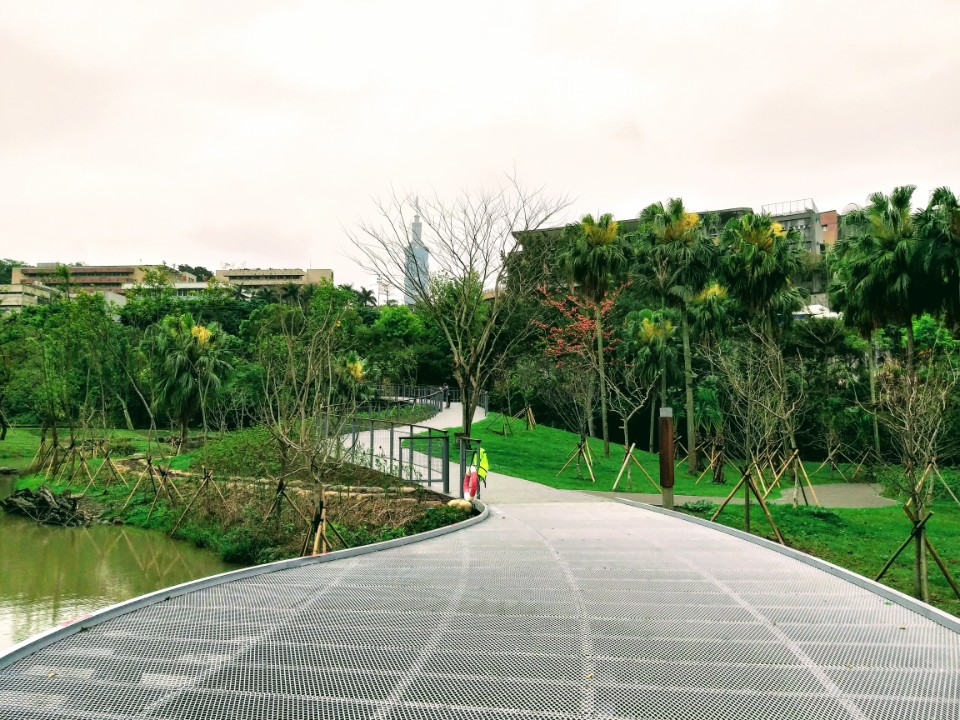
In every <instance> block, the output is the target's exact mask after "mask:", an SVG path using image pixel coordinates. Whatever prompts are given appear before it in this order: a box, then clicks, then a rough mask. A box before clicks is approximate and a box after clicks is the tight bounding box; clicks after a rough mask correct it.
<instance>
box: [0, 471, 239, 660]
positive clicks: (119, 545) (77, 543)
mask: <svg viewBox="0 0 960 720" xmlns="http://www.w3.org/2000/svg"><path fill="white" fill-rule="evenodd" d="M13 483H14V478H12V477H9V476H0V498H3V497H6V496H7V495H9V494H10V492H11V491H12V487H13ZM235 568H236V566H234V565H228V564H227V563H224V562H222V561H221V560H219V559H218V558H217V557H216V556H215V555H214V554H213V553H211V552H209V551H207V550H200V549H198V548H196V547H194V546H193V545H190V544H189V543H184V542H178V541H176V540H171V539H170V538H168V537H167V536H166V535H164V534H163V533H158V532H154V531H149V530H141V529H139V528H130V527H123V526H117V525H95V526H93V527H88V528H62V527H53V526H48V525H38V524H37V523H35V522H33V521H31V520H28V519H26V518H20V517H17V516H14V515H8V514H6V513H4V512H2V511H0V651H2V650H3V649H4V648H7V647H9V646H11V645H15V644H16V643H18V642H20V641H21V640H25V639H26V638H28V637H30V636H31V635H35V634H37V633H39V632H42V631H44V630H47V629H49V628H51V627H53V626H55V625H59V624H62V623H66V622H68V621H70V620H73V619H75V618H78V617H81V616H83V615H86V614H88V613H90V612H93V611H94V610H98V609H100V608H103V607H106V606H108V605H113V604H114V603H118V602H120V601H122V600H128V599H129V598H132V597H136V596H137V595H143V594H144V593H148V592H153V591H154V590H159V589H161V588H165V587H169V586H171V585H176V584H178V583H182V582H186V581H187V580H194V579H196V578H201V577H206V576H207V575H215V574H217V573H221V572H226V571H228V570H233V569H235Z"/></svg>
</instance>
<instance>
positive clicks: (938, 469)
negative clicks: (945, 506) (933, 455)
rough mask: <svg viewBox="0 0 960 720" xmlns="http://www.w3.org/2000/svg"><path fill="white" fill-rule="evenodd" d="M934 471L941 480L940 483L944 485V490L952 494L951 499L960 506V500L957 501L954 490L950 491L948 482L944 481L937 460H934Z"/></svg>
mask: <svg viewBox="0 0 960 720" xmlns="http://www.w3.org/2000/svg"><path fill="white" fill-rule="evenodd" d="M934 469H935V470H936V473H937V477H938V478H940V482H941V483H943V487H944V489H945V490H946V491H947V492H948V493H950V497H952V498H953V501H954V502H955V503H957V505H960V500H958V499H957V496H956V495H954V494H953V490H951V489H950V486H949V485H947V481H946V480H944V479H943V475H941V474H940V468H939V467H936V460H934Z"/></svg>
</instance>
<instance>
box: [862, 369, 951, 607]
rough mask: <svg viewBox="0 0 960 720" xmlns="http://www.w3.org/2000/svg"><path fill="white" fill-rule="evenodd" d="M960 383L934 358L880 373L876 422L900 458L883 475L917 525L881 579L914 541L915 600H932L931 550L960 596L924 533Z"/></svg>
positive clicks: (889, 563) (882, 573)
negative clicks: (928, 571)
mask: <svg viewBox="0 0 960 720" xmlns="http://www.w3.org/2000/svg"><path fill="white" fill-rule="evenodd" d="M958 381H960V369H958V368H956V367H954V366H953V365H952V364H949V363H947V362H944V361H942V360H939V361H938V359H937V358H936V357H932V358H931V359H930V360H928V361H927V362H925V363H918V365H917V366H916V368H914V370H913V372H909V371H906V372H905V371H904V369H903V368H902V367H901V366H899V365H898V364H896V363H887V364H886V365H884V366H882V367H881V368H880V369H879V371H878V373H877V405H876V413H877V418H878V420H879V421H880V424H881V425H883V426H884V427H886V428H887V429H888V430H889V431H890V433H889V438H890V440H889V442H890V448H891V449H892V450H893V451H894V453H895V454H896V457H897V459H898V460H899V467H893V468H888V469H887V470H886V472H884V476H885V477H886V479H887V482H888V483H889V484H891V485H892V486H893V487H894V488H895V489H896V490H897V491H898V493H899V494H900V495H901V497H904V496H905V497H906V498H907V501H906V503H905V504H904V510H905V512H906V514H907V517H908V518H910V521H911V522H912V523H913V529H912V530H911V532H910V535H909V536H908V537H907V539H906V540H904V542H903V544H901V546H900V548H899V549H898V550H897V552H896V553H894V555H893V557H891V558H890V560H889V561H888V562H887V564H886V565H885V566H884V567H883V569H882V570H881V571H880V574H879V575H878V576H877V579H878V580H879V579H880V578H881V577H883V575H884V574H885V573H886V571H887V570H888V569H889V568H890V566H891V565H892V564H893V561H894V560H896V559H897V556H898V555H900V553H901V552H903V550H905V549H906V547H907V546H908V545H909V544H910V541H911V540H912V541H913V542H914V549H915V552H914V567H913V569H914V589H915V592H916V596H917V597H918V598H920V599H922V600H924V601H926V602H929V600H930V590H929V587H928V584H927V551H929V552H930V554H931V555H932V556H933V558H934V560H935V561H936V563H937V565H938V566H939V568H940V570H941V571H942V572H943V574H944V576H945V577H946V578H947V581H948V582H949V583H950V585H951V587H952V588H953V590H954V592H955V593H957V596H958V597H960V590H958V588H957V585H956V583H955V582H954V580H953V578H952V577H951V575H950V573H949V571H948V570H947V568H946V566H945V565H944V564H943V561H942V560H941V559H940V556H939V555H938V554H937V552H936V550H935V549H934V547H933V545H932V544H931V543H930V539H929V537H927V529H926V525H927V521H928V520H929V519H930V516H931V515H932V514H933V512H932V510H931V506H932V505H933V494H934V493H933V491H934V483H935V481H936V479H937V478H938V477H940V476H939V471H938V469H937V456H938V455H939V454H941V453H943V452H944V450H945V449H946V445H947V443H948V442H950V439H949V438H948V437H947V435H946V430H947V426H948V421H949V418H948V410H949V409H950V406H951V400H952V396H953V393H954V390H955V389H956V387H957V383H958ZM941 480H942V478H941Z"/></svg>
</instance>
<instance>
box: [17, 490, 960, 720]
mask: <svg viewBox="0 0 960 720" xmlns="http://www.w3.org/2000/svg"><path fill="white" fill-rule="evenodd" d="M488 500H489V501H490V502H491V504H492V508H491V517H490V518H489V519H488V520H486V521H485V522H483V523H481V524H479V525H476V526H474V527H471V528H468V529H466V530H463V531H460V532H455V533H452V534H450V535H446V536H443V537H440V538H435V539H432V540H426V541H423V542H419V543H416V544H413V545H408V546H405V547H401V548H396V549H391V550H386V551H383V552H379V553H373V554H369V555H363V556H359V557H355V558H349V559H342V560H337V561H334V562H329V563H323V564H318V565H311V566H307V567H302V568H298V569H295V570H283V571H278V572H273V573H270V574H266V575H260V576H257V577H253V578H248V579H244V580H239V581H236V582H233V583H230V584H227V585H222V586H219V587H215V588H210V589H205V590H200V591H196V592H193V593H190V594H188V595H184V596H181V597H178V598H173V599H170V600H167V601H166V602H162V603H160V604H157V605H153V606H150V607H146V608H143V609H140V610H137V611H134V612H132V613H129V614H127V615H124V616H122V617H120V618H117V619H114V620H110V621H107V622H105V623H103V624H101V625H98V626H96V627H93V628H91V629H89V630H88V631H86V632H82V633H77V634H75V635H73V636H71V637H69V638H66V639H64V640H61V641H60V642H58V643H56V644H54V645H51V646H49V647H47V648H45V649H42V650H39V651H38V652H36V653H34V654H33V655H30V656H28V657H26V658H24V659H22V660H19V661H18V662H16V663H15V664H13V665H11V666H9V667H7V668H5V669H3V670H0V718H11V719H12V718H16V719H17V720H50V719H52V718H66V719H67V720H81V719H83V720H92V719H94V718H96V719H98V720H113V719H115V718H117V719H118V718H145V719H146V718H149V719H153V720H199V719H201V718H203V720H221V719H222V720H248V719H249V720H254V719H256V720H261V719H266V718H283V719H284V720H287V719H289V720H307V719H310V720H316V719H317V718H350V719H360V718H376V719H391V720H401V719H407V718H417V719H422V720H428V719H431V720H432V719H437V720H440V719H444V718H458V719H463V720H488V719H489V720H499V719H501V718H502V719H504V720H506V719H511V720H518V719H520V718H532V719H534V720H538V719H543V720H546V719H547V718H551V719H552V720H572V719H573V718H597V719H601V720H626V719H627V718H631V719H636V718H647V719H655V718H658V719H661V720H686V719H690V720H724V719H727V720H745V719H751V718H752V719H755V720H760V719H763V720H772V719H774V718H776V719H780V718H789V719H790V720H802V719H810V720H814V719H816V720H824V719H829V720H833V719H839V718H855V719H857V720H864V719H866V718H870V719H874V718H877V719H879V718H899V719H905V718H917V719H923V720H935V719H937V718H942V719H946V718H954V719H955V718H958V717H960V633H958V632H957V631H955V630H953V629H950V628H949V627H947V625H946V624H945V623H944V622H940V623H938V622H934V621H932V620H931V619H928V617H925V616H924V615H922V614H921V613H919V612H915V611H914V610H913V609H910V608H909V607H907V606H905V605H901V604H899V603H898V602H893V601H891V599H890V597H883V596H881V595H879V594H878V593H877V592H874V591H873V590H871V589H869V588H867V587H862V586H860V585H858V584H855V583H853V582H849V581H847V580H845V579H842V578H840V577H837V576H836V575H835V574H831V573H828V572H825V571H824V570H822V569H818V568H816V567H813V566H811V565H810V564H807V563H805V562H803V561H801V560H799V559H797V558H794V557H791V556H788V555H784V554H782V553H780V552H778V551H776V550H773V549H768V548H767V547H764V546H762V545H758V544H756V543H754V542H750V541H747V540H744V539H741V538H739V537H736V536H732V535H730V534H726V533H723V532H719V531H718V530H716V529H714V528H712V527H704V526H702V525H699V524H695V523H693V522H690V521H687V520H683V519H678V518H676V517H673V516H671V515H668V514H662V513H658V512H654V511H652V510H646V509H642V508H638V507H632V506H628V505H625V504H621V503H615V502H608V501H603V500H602V499H601V498H597V497H595V496H590V495H587V494H584V493H575V492H565V491H560V490H553V489H551V488H546V487H544V486H540V485H535V484H533V483H526V484H524V481H521V480H518V479H516V478H505V477H502V476H497V475H494V476H493V477H492V479H491V484H490V490H489V497H488ZM933 616H934V617H936V613H935V612H934V613H933Z"/></svg>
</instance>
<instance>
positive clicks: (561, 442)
mask: <svg viewBox="0 0 960 720" xmlns="http://www.w3.org/2000/svg"><path fill="white" fill-rule="evenodd" d="M513 428H514V431H513V433H512V434H509V435H501V434H500V431H501V430H502V422H501V419H500V415H499V414H498V413H490V415H488V416H487V417H486V418H484V419H483V420H481V421H479V422H476V423H474V424H473V429H472V430H471V435H472V436H473V437H475V438H478V439H480V440H482V441H483V447H484V448H485V449H486V451H487V455H488V457H489V458H490V470H491V471H492V472H498V473H502V474H504V475H511V476H513V477H519V478H523V479H525V480H532V481H533V482H538V483H540V484H542V485H549V486H550V487H555V488H559V489H562V490H599V491H610V490H612V489H613V483H614V481H615V480H616V479H617V473H618V472H619V471H620V464H621V463H622V462H623V456H624V452H625V449H624V447H623V445H618V444H616V443H610V457H609V458H605V457H604V456H603V440H600V439H598V438H589V439H588V441H587V443H588V445H589V446H590V450H591V452H592V455H593V461H594V464H593V473H594V476H595V477H596V479H597V481H596V482H595V483H594V482H591V480H590V476H589V474H588V473H587V469H586V467H585V466H584V467H582V468H581V472H582V478H581V477H578V476H577V467H576V461H574V462H572V463H571V464H570V465H569V466H568V467H567V469H566V470H564V472H563V474H562V475H560V477H557V473H558V472H559V471H560V469H561V468H562V467H563V465H564V463H566V462H567V460H568V459H569V458H570V456H571V454H572V453H573V452H574V451H575V450H576V447H577V442H578V440H579V438H578V436H577V435H575V434H574V433H570V432H567V431H565V430H558V429H556V428H551V427H547V426H546V425H537V427H536V428H534V429H533V430H527V429H526V427H525V426H524V425H523V424H522V423H520V422H515V423H514V424H513ZM450 432H451V434H453V433H455V432H459V428H456V429H454V430H451V431H450ZM450 453H451V455H452V456H453V455H455V454H456V451H455V450H454V449H453V448H451V450H450ZM633 453H634V456H635V457H636V458H637V460H639V461H640V464H641V465H642V466H643V468H644V470H646V471H647V473H648V474H649V475H650V477H651V478H653V480H654V481H656V482H657V483H659V481H660V460H659V458H658V457H657V455H656V454H654V453H649V452H646V451H643V450H636V449H635V450H634V451H633ZM678 459H679V458H678ZM814 467H816V465H814ZM632 475H633V481H632V486H631V483H629V482H628V481H627V473H626V472H624V474H623V477H622V478H621V479H620V484H619V485H618V486H617V492H625V493H629V492H636V493H654V492H657V489H656V488H655V487H654V486H653V484H652V483H651V482H650V480H648V479H647V478H646V477H645V476H644V475H643V473H641V472H640V471H639V470H638V469H637V467H636V466H635V465H634V466H633V472H632ZM724 477H725V478H726V480H727V482H726V483H724V484H718V483H714V482H711V480H710V474H709V473H708V474H707V475H706V476H705V477H704V478H703V479H702V480H701V481H700V483H699V484H698V483H697V478H696V477H695V476H692V475H689V474H687V470H686V464H685V463H681V464H679V465H678V466H677V468H676V471H675V473H674V489H673V492H674V494H675V495H699V496H704V497H724V496H726V495H727V494H728V493H729V492H730V491H731V490H732V489H733V486H734V485H735V484H736V481H737V480H738V479H739V476H738V474H737V472H736V470H735V469H734V468H733V467H732V466H730V465H728V466H727V467H726V468H725V469H724ZM769 497H770V499H771V500H772V499H774V498H778V497H780V491H779V490H778V489H774V490H773V491H772V492H771V493H770V496H769Z"/></svg>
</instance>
